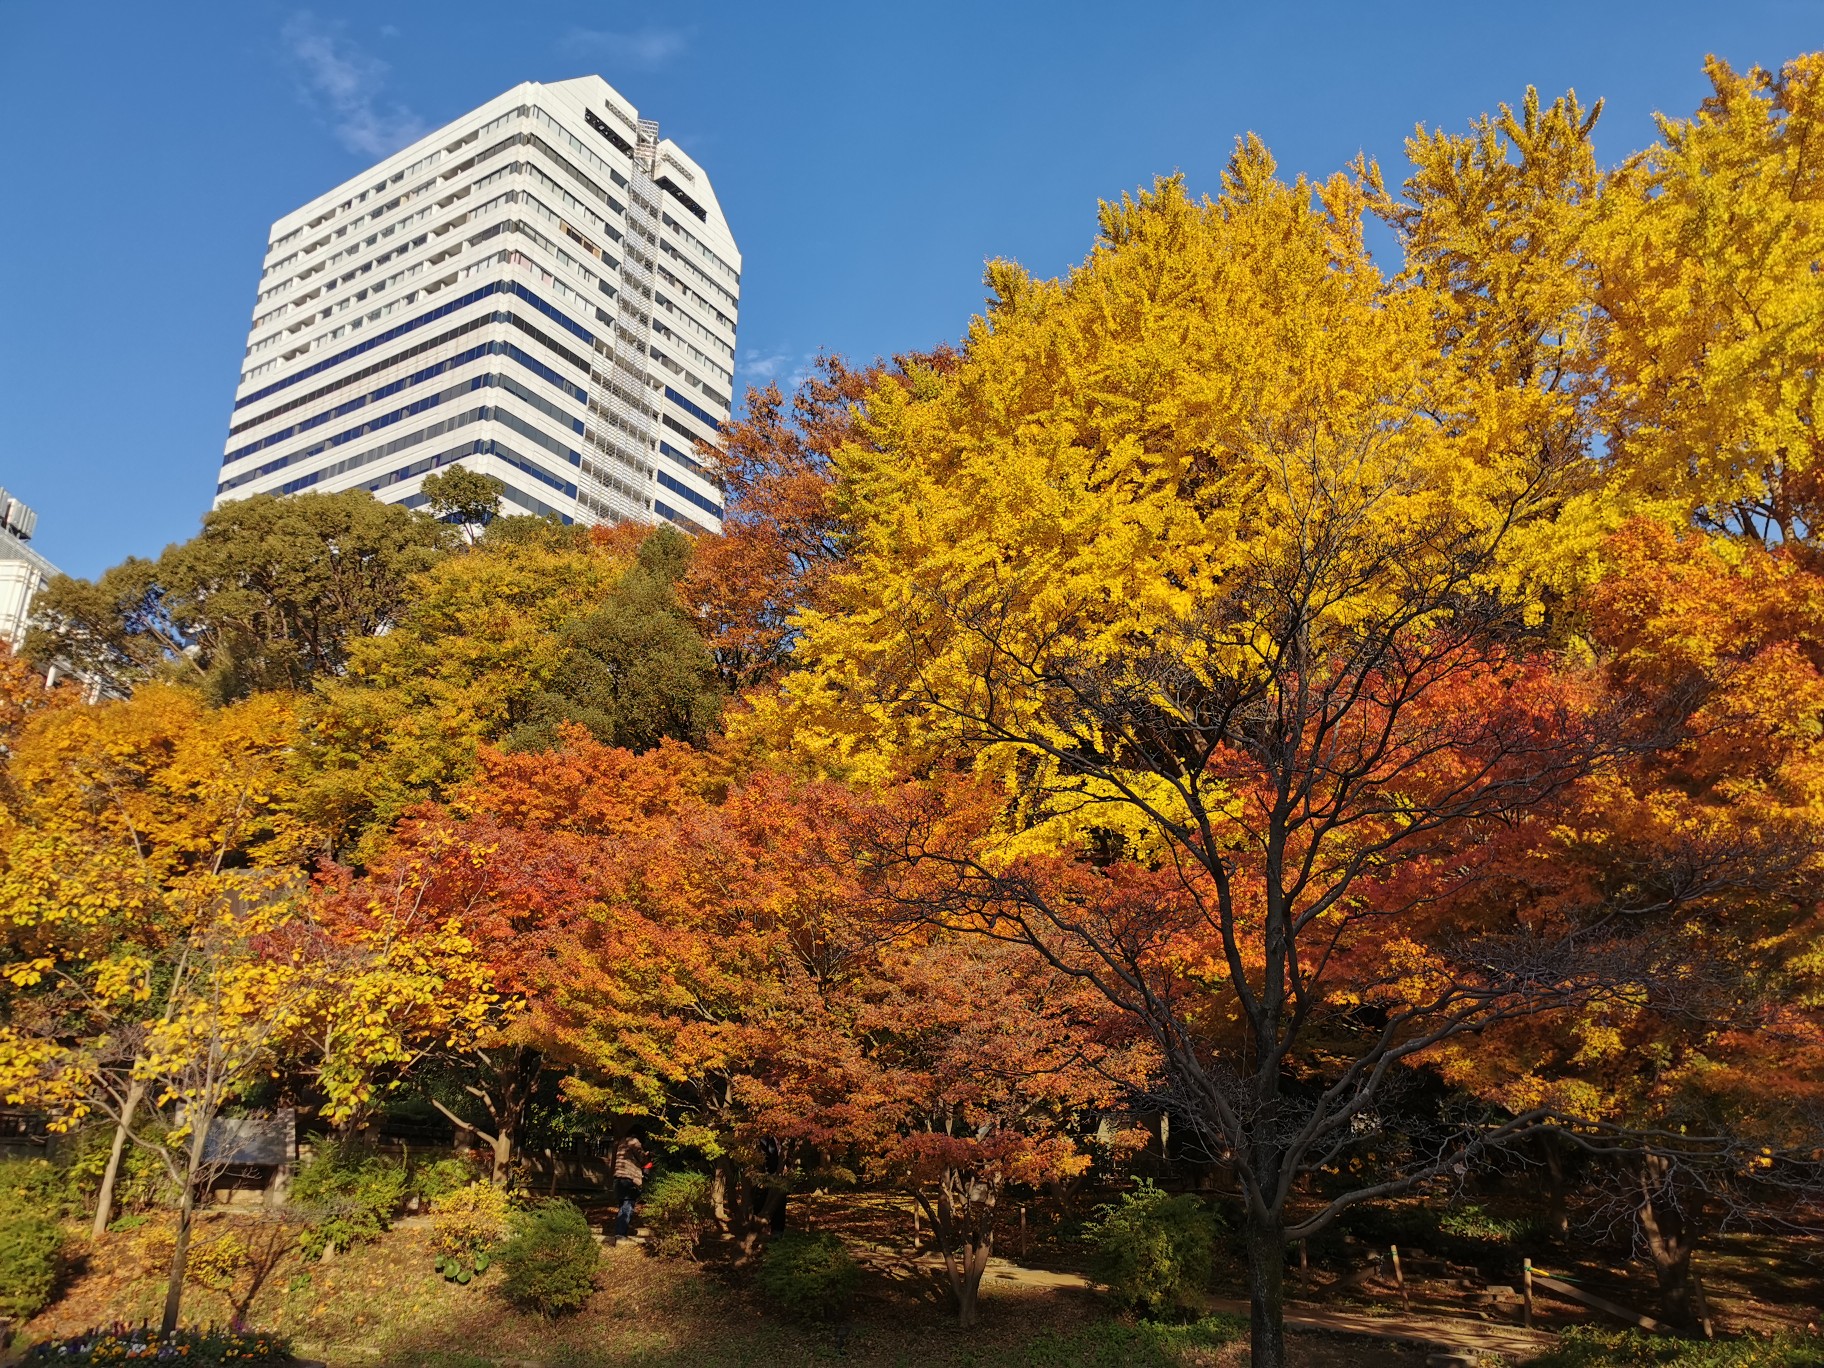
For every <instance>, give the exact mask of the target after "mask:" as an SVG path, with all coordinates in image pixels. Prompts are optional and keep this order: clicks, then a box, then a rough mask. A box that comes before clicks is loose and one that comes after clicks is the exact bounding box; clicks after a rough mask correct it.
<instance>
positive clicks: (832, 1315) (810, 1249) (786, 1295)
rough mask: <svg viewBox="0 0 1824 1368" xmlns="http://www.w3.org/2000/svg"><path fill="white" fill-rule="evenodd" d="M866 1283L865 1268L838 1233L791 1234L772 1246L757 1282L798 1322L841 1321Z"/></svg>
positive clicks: (773, 1304) (774, 1303) (773, 1302)
mask: <svg viewBox="0 0 1824 1368" xmlns="http://www.w3.org/2000/svg"><path fill="white" fill-rule="evenodd" d="M860 1282H861V1268H860V1266H859V1265H857V1264H856V1262H855V1260H854V1258H853V1257H852V1256H851V1255H850V1253H849V1251H848V1249H847V1248H846V1247H844V1245H843V1243H842V1241H841V1240H839V1239H837V1238H836V1237H835V1236H834V1235H827V1234H819V1235H808V1234H801V1233H799V1232H796V1231H791V1232H788V1233H786V1234H784V1235H781V1236H780V1237H779V1238H778V1239H776V1240H774V1241H773V1242H772V1244H770V1245H768V1246H767V1249H766V1254H765V1256H764V1257H763V1258H762V1259H761V1260H760V1274H759V1276H758V1278H757V1279H756V1280H755V1283H756V1286H758V1287H759V1289H760V1295H761V1296H762V1297H763V1298H765V1299H766V1302H767V1304H768V1305H770V1306H771V1307H772V1308H773V1309H774V1310H775V1311H778V1312H780V1313H781V1314H783V1315H786V1316H790V1317H792V1318H793V1319H795V1320H824V1321H833V1320H837V1319H839V1318H840V1317H841V1316H842V1314H843V1313H844V1312H845V1311H846V1310H848V1306H849V1303H850V1301H851V1300H853V1299H854V1296H855V1288H856V1286H857V1285H858V1284H859V1283H860Z"/></svg>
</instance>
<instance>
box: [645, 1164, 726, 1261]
mask: <svg viewBox="0 0 1824 1368" xmlns="http://www.w3.org/2000/svg"><path fill="white" fill-rule="evenodd" d="M642 1205H643V1207H644V1215H645V1218H646V1225H647V1228H648V1229H649V1230H651V1231H652V1234H651V1236H650V1237H649V1238H648V1240H647V1242H646V1247H647V1248H648V1249H649V1250H651V1251H652V1252H653V1253H654V1254H658V1255H660V1256H662V1257H664V1258H668V1259H688V1258H689V1257H691V1255H693V1254H694V1253H695V1252H696V1248H697V1241H698V1240H699V1239H701V1238H702V1235H703V1229H704V1227H705V1226H707V1225H708V1224H709V1222H710V1221H711V1220H712V1219H713V1212H712V1211H711V1209H710V1200H709V1175H708V1174H704V1173H697V1172H694V1171H691V1170H683V1171H680V1172H677V1173H661V1174H659V1175H658V1176H657V1177H655V1178H654V1179H652V1181H651V1182H649V1183H647V1184H646V1191H645V1195H644V1201H643V1203H642Z"/></svg>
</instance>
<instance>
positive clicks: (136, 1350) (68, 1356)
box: [26, 1325, 294, 1368]
mask: <svg viewBox="0 0 1824 1368" xmlns="http://www.w3.org/2000/svg"><path fill="white" fill-rule="evenodd" d="M153 1358H156V1359H157V1360H158V1361H160V1362H171V1363H185V1364H189V1363H203V1364H218V1363H234V1364H242V1365H246V1368H260V1366H261V1365H271V1368H279V1365H289V1364H291V1363H293V1362H294V1360H293V1358H292V1356H291V1341H290V1340H288V1339H286V1338H285V1336H283V1335H274V1334H264V1333H262V1332H260V1331H257V1330H217V1329H214V1328H210V1329H208V1330H177V1331H174V1332H173V1333H172V1335H171V1337H170V1338H169V1339H168V1340H165V1341H163V1342H162V1343H161V1342H160V1341H159V1339H158V1337H157V1336H156V1335H154V1334H152V1333H151V1332H150V1331H148V1330H146V1329H145V1328H144V1327H129V1326H124V1325H115V1326H110V1327H109V1328H108V1329H105V1330H90V1331H88V1332H87V1333H86V1334H81V1335H75V1336H72V1337H71V1338H69V1339H59V1340H47V1341H45V1342H44V1343H42V1344H36V1345H33V1346H32V1351H31V1353H30V1355H29V1356H28V1357H27V1359H26V1362H27V1363H38V1362H44V1361H50V1362H55V1363H120V1362H122V1361H125V1360H129V1359H153Z"/></svg>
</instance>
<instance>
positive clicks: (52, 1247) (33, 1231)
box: [0, 1208, 63, 1320]
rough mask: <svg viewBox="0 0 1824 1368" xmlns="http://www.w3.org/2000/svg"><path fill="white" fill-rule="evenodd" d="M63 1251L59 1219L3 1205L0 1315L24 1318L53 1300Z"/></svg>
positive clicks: (0, 1234)
mask: <svg viewBox="0 0 1824 1368" xmlns="http://www.w3.org/2000/svg"><path fill="white" fill-rule="evenodd" d="M62 1251H63V1232H62V1231H61V1230H60V1229H59V1228H58V1226H57V1222H56V1221H54V1220H52V1219H51V1218H50V1217H48V1216H45V1215H42V1214H40V1213H36V1212H32V1211H29V1210H26V1209H24V1208H15V1209H13V1210H7V1209H4V1208H0V1316H16V1317H18V1318H19V1319H21V1320H24V1319H25V1318H26V1317H28V1316H31V1315H34V1314H36V1313H37V1311H38V1310H39V1309H40V1308H41V1307H43V1306H44V1304H45V1303H46V1302H48V1301H49V1300H50V1299H51V1289H52V1288H53V1287H55V1286H56V1285H57V1264H58V1256H59V1255H60V1254H61V1253H62Z"/></svg>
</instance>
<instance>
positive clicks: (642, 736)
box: [507, 527, 722, 750]
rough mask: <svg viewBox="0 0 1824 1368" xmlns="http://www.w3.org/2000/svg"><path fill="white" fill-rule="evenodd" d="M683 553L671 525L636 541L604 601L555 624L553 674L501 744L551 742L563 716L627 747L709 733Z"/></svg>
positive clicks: (709, 667) (686, 552) (712, 698)
mask: <svg viewBox="0 0 1824 1368" xmlns="http://www.w3.org/2000/svg"><path fill="white" fill-rule="evenodd" d="M689 562H690V543H689V541H688V540H687V539H686V538H685V536H684V534H683V533H681V532H678V531H676V530H675V529H673V528H669V527H661V528H658V529H656V530H655V531H653V532H652V533H651V534H650V535H649V536H647V538H646V539H645V540H644V541H642V542H641V543H640V549H639V556H638V560H637V562H636V563H635V565H634V566H633V568H632V569H630V570H628V571H627V573H626V574H625V575H623V576H622V577H621V580H620V582H619V583H618V584H617V585H616V586H615V588H614V591H613V592H612V593H611V594H610V595H609V596H608V598H607V601H606V602H604V603H603V604H602V605H601V607H599V608H597V609H596V610H595V611H594V612H592V613H589V614H587V615H586V616H584V617H581V618H578V619H576V620H574V621H572V622H570V623H568V624H567V625H566V626H565V627H564V629H563V636H564V644H565V651H564V655H563V658H562V660H561V662H560V664H559V666H558V669H557V672H556V677H555V678H554V679H553V680H552V682H551V686H550V687H549V688H548V689H545V690H542V691H541V692H540V693H539V694H538V695H537V696H536V697H535V698H534V699H533V700H532V704H531V714H532V720H531V721H529V722H527V723H526V724H525V725H523V726H521V727H519V728H517V729H516V730H515V731H514V732H513V734H512V735H511V736H510V737H509V738H508V742H507V744H508V747H509V749H513V750H542V749H545V748H548V747H551V746H554V745H556V744H557V736H558V728H559V726H560V725H562V724H563V723H566V722H570V723H574V724H576V725H578V726H580V727H582V728H584V729H585V730H587V731H588V732H589V734H590V735H591V736H593V737H594V738H595V739H596V740H598V741H600V742H602V743H604V744H605V745H610V746H625V747H627V748H628V749H630V750H647V749H650V748H651V747H653V746H656V745H657V744H658V743H659V742H660V741H662V740H664V739H666V738H668V737H669V738H671V739H672V740H676V741H687V742H690V743H692V744H696V743H700V742H701V741H703V740H704V739H705V738H706V737H708V735H709V734H710V733H711V732H712V731H713V730H714V729H715V726H716V723H717V720H718V718H719V717H720V716H721V711H722V694H721V689H720V686H719V685H718V684H717V682H716V680H717V677H716V665H715V661H714V659H713V658H712V657H711V656H710V653H709V648H708V647H707V646H706V645H704V643H703V638H702V636H701V635H700V634H699V632H698V631H697V628H696V626H695V624H693V623H692V622H691V620H690V616H689V614H687V613H686V612H685V611H684V608H683V606H682V605H681V604H680V603H679V602H678V595H677V586H678V581H679V580H680V579H681V578H682V577H683V575H684V571H685V569H686V568H687V567H688V565H689Z"/></svg>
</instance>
